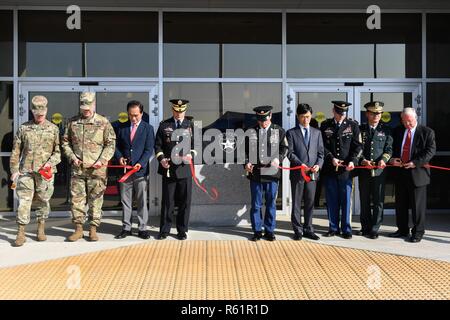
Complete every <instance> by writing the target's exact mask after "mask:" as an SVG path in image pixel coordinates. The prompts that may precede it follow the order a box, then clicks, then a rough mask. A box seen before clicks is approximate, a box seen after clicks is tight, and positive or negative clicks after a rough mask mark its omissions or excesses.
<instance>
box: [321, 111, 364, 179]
mask: <svg viewBox="0 0 450 320" xmlns="http://www.w3.org/2000/svg"><path fill="white" fill-rule="evenodd" d="M320 130H321V131H322V137H323V144H324V148H325V162H324V166H323V170H322V174H323V175H337V177H338V179H348V178H350V171H346V170H345V167H339V168H338V171H336V167H335V166H333V163H332V160H333V158H336V159H338V160H344V165H347V164H348V163H349V162H353V163H354V165H355V166H356V165H358V160H359V157H360V155H361V152H362V144H361V135H360V131H359V126H358V123H357V122H356V121H353V120H350V119H347V118H345V119H344V120H343V121H342V123H341V125H340V127H339V129H338V128H337V126H336V122H335V120H334V118H332V119H327V120H325V121H324V122H322V124H321V126H320Z"/></svg>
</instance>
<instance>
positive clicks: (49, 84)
mask: <svg viewBox="0 0 450 320" xmlns="http://www.w3.org/2000/svg"><path fill="white" fill-rule="evenodd" d="M12 2H13V1H12ZM19 2H20V1H19ZM286 2H287V3H289V2H290V1H286ZM240 3H241V5H237V4H235V5H236V7H235V8H218V7H204V8H201V7H200V8H192V7H191V8H186V7H185V6H184V5H183V6H182V5H181V2H180V5H179V6H178V7H173V8H156V6H155V7H152V6H151V3H150V5H145V6H142V7H139V6H138V7H125V6H122V7H120V8H119V7H112V6H107V5H105V4H104V3H103V2H102V4H101V5H100V2H99V6H96V7H94V6H93V5H95V1H94V2H90V6H91V7H83V6H82V7H81V12H80V29H76V28H75V29H70V28H68V20H70V17H71V15H72V13H71V12H69V13H67V11H66V9H67V7H52V6H48V7H33V6H29V7H28V6H25V5H23V6H3V7H0V57H1V59H0V139H1V150H0V156H1V160H2V165H1V166H0V179H1V182H2V183H1V186H0V215H13V214H14V211H15V208H16V207H17V204H16V202H15V200H14V199H15V198H14V193H13V192H12V191H11V190H10V189H9V183H8V178H9V156H10V154H11V148H12V139H13V135H14V133H15V132H16V130H17V128H18V126H19V125H20V124H21V123H23V122H24V121H27V120H28V119H30V117H31V114H30V111H29V110H30V101H31V98H32V97H33V96H34V95H36V94H43V95H45V96H46V97H47V98H48V101H49V105H48V107H49V112H48V118H49V120H51V121H52V122H53V123H55V124H57V125H58V126H59V127H60V128H61V131H62V130H63V129H64V125H65V122H66V121H67V119H69V118H70V117H72V116H74V115H75V114H76V113H77V112H78V94H79V92H81V91H86V90H93V91H96V92H97V112H99V113H101V114H103V115H106V116H107V117H109V119H110V120H111V122H114V121H123V119H124V117H125V119H126V114H125V115H124V114H123V113H124V112H126V103H127V101H129V100H131V99H135V100H140V101H141V102H142V103H143V104H144V106H145V111H146V113H147V114H148V116H149V117H148V119H149V122H150V123H151V124H152V125H153V126H154V127H155V129H156V128H157V127H158V124H159V122H160V121H162V120H163V119H165V118H167V117H169V116H170V115H171V108H170V103H169V102H168V101H169V99H173V98H179V97H180V98H185V99H188V100H190V107H189V110H188V113H187V115H190V116H193V117H194V120H195V121H201V125H202V127H203V128H217V129H219V130H222V131H223V130H224V129H226V128H231V129H236V128H242V127H245V126H247V125H249V124H251V122H252V121H254V119H253V118H252V109H253V107H254V106H257V105H272V106H273V107H274V122H276V123H278V124H280V125H282V126H283V127H284V128H285V129H289V128H291V127H293V126H295V124H296V122H295V121H296V119H295V108H296V105H297V104H298V103H300V102H303V103H309V104H310V105H311V106H312V107H313V109H314V117H315V118H316V120H317V121H318V122H319V123H320V122H321V121H323V120H324V119H325V118H329V117H331V116H332V113H331V103H330V101H331V100H347V101H349V102H351V103H352V106H351V110H350V112H349V117H351V118H353V119H356V120H358V121H359V122H364V121H365V119H364V117H365V115H364V110H363V108H362V106H364V104H365V103H366V102H368V101H370V100H371V99H372V100H382V101H384V102H385V111H386V112H385V113H384V114H383V118H382V121H384V122H386V123H388V124H389V125H392V126H395V125H397V124H398V123H399V113H400V112H401V110H402V108H403V107H405V106H412V107H414V108H416V110H417V112H418V114H419V118H420V119H419V121H420V123H422V124H426V125H428V126H430V127H432V128H433V129H434V130H435V131H436V139H437V147H438V153H437V156H436V157H435V159H434V160H433V164H435V165H440V166H447V167H448V166H450V165H449V163H450V140H449V141H447V139H446V138H447V137H448V134H447V133H446V126H447V121H448V119H450V60H449V59H448V57H449V56H450V37H449V34H450V23H449V21H450V10H449V11H445V10H442V9H440V10H436V9H433V8H432V7H431V5H430V8H422V7H417V8H403V9H402V8H398V9H392V8H391V9H386V10H383V8H382V11H381V15H380V17H381V20H380V21H381V25H380V26H381V29H370V28H368V25H367V20H368V18H369V17H370V16H371V14H370V13H367V12H366V10H365V9H362V8H358V9H342V8H340V9H339V8H333V9H327V8H323V6H318V7H317V8H314V7H309V8H306V9H298V8H291V7H290V6H289V5H286V7H283V8H278V7H273V8H264V9H261V8H258V9H256V5H254V8H252V7H251V6H252V3H251V1H247V2H246V1H243V2H240ZM319 3H320V1H319ZM20 4H21V3H19V5H20ZM22 4H24V3H22ZM25 4H26V3H25ZM243 4H247V5H246V6H245V5H243ZM431 4H433V2H431ZM239 6H244V7H245V8H242V7H239ZM152 162H153V166H152V168H153V169H152V172H151V176H150V188H149V198H150V212H151V214H153V215H157V214H159V210H160V201H161V195H160V194H161V191H160V185H161V181H160V177H158V176H157V174H156V164H155V163H154V162H155V160H154V159H153V160H152ZM58 169H59V170H58V171H59V173H58V175H57V176H56V180H55V187H56V188H55V195H54V197H53V199H52V210H53V214H54V215H58V214H59V215H61V214H67V211H68V210H69V198H68V197H69V192H68V183H69V179H70V176H69V170H68V164H67V162H66V160H63V162H62V163H61V164H60V168H58ZM196 171H197V175H198V176H199V179H200V180H201V181H202V182H204V183H205V185H206V186H207V187H212V186H215V187H216V188H217V189H218V191H219V199H218V200H217V201H213V200H211V199H209V198H208V197H207V196H206V195H205V194H203V193H201V192H200V191H199V190H197V189H195V190H194V199H193V209H192V219H193V222H194V223H195V222H199V223H207V224H238V223H243V222H247V220H248V217H247V214H248V210H249V202H250V192H249V186H248V182H247V180H246V178H245V175H244V171H243V169H242V166H241V165H238V164H229V163H224V164H222V163H221V164H215V165H208V166H206V165H198V166H196ZM119 175H120V172H114V171H111V172H110V182H109V186H108V190H107V194H106V195H105V204H104V210H105V213H107V214H112V215H114V214H120V202H119V195H118V193H117V185H116V180H117V177H118V176H119ZM394 178H395V177H393V176H390V177H389V178H388V182H387V188H386V207H387V208H388V209H389V208H390V209H392V208H393V205H394V201H395V197H394V189H393V188H394V187H393V180H394ZM447 180H448V174H447V173H442V172H436V171H434V172H433V176H432V184H431V186H430V187H429V191H428V208H429V209H430V211H446V212H448V210H449V209H450V188H448V186H447V184H446V182H447ZM281 185H282V187H281V188H280V191H279V195H278V209H279V210H280V213H281V214H290V205H291V201H290V190H289V183H288V174H287V173H286V174H284V175H283V179H282V182H281ZM357 192H358V190H356V194H355V202H354V212H355V213H358V212H359V203H358V198H359V197H358V194H357ZM316 205H317V207H318V208H319V209H323V208H324V205H325V203H324V194H323V192H321V193H320V194H319V195H318V197H317V200H316ZM388 211H389V210H388Z"/></svg>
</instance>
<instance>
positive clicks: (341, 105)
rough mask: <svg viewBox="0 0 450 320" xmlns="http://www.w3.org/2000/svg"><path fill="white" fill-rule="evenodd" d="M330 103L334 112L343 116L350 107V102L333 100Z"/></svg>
mask: <svg viewBox="0 0 450 320" xmlns="http://www.w3.org/2000/svg"><path fill="white" fill-rule="evenodd" d="M331 103H332V104H333V105H334V111H336V112H337V113H339V114H343V115H345V114H347V111H348V107H349V106H351V105H352V104H351V103H350V102H347V101H339V100H333V101H331Z"/></svg>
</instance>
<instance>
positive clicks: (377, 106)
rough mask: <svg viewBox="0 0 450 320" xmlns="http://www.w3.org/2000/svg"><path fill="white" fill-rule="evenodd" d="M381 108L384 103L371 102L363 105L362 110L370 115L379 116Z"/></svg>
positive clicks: (381, 111)
mask: <svg viewBox="0 0 450 320" xmlns="http://www.w3.org/2000/svg"><path fill="white" fill-rule="evenodd" d="M383 106H384V103H383V102H381V101H372V102H368V103H366V104H365V105H364V108H366V109H367V111H370V112H372V113H376V114H381V113H383Z"/></svg>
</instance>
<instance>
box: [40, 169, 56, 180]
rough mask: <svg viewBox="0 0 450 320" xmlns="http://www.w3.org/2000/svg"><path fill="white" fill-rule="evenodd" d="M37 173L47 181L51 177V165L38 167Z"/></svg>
mask: <svg viewBox="0 0 450 320" xmlns="http://www.w3.org/2000/svg"><path fill="white" fill-rule="evenodd" d="M38 172H39V174H40V175H41V176H42V177H43V178H44V179H45V180H47V181H49V180H51V179H52V176H53V173H52V167H48V168H44V167H42V168H40V169H39V171H38Z"/></svg>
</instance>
